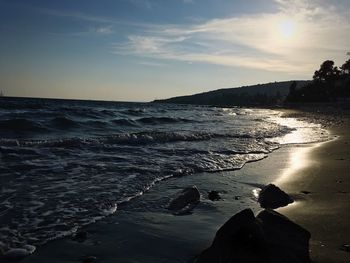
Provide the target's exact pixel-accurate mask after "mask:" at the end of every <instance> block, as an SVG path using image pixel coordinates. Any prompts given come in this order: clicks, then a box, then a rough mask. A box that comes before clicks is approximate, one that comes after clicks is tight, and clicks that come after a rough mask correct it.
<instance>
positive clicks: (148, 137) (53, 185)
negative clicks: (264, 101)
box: [0, 98, 327, 247]
mask: <svg viewBox="0 0 350 263" xmlns="http://www.w3.org/2000/svg"><path fill="white" fill-rule="evenodd" d="M287 134H288V135H287ZM286 135H287V136H286ZM326 137H327V133H326V132H325V131H324V130H322V129H321V128H320V127H319V126H318V125H315V124H309V123H306V122H301V121H297V120H295V119H285V118H281V117H280V113H279V112H277V111H272V110H261V109H242V108H214V107H195V106H181V105H157V104H142V103H117V102H89V101H62V100H42V99H13V98H12V99H11V98H1V99H0V182H1V186H0V242H3V243H5V244H6V245H7V246H9V247H21V246H23V245H24V244H31V245H39V244H43V243H45V242H47V241H48V240H51V239H54V238H57V237H60V236H64V235H67V234H69V233H71V232H73V231H75V230H76V229H77V227H79V226H82V225H85V224H89V223H91V222H94V221H95V220H98V219H101V218H103V217H105V216H106V215H108V214H110V213H113V212H115V211H116V209H117V205H118V204H120V203H122V202H128V201H129V200H130V199H132V198H134V197H136V196H139V195H141V194H142V193H143V192H144V191H147V189H149V188H150V187H152V186H153V185H154V184H155V183H157V182H160V181H162V180H164V179H166V178H169V177H172V176H191V174H194V173H200V172H216V171H222V170H234V169H240V168H241V167H242V166H243V165H244V164H245V163H246V162H250V161H256V160H259V159H262V158H264V157H266V155H267V154H268V153H269V152H271V151H272V150H274V149H276V148H278V147H279V144H280V143H305V142H312V141H319V140H323V139H325V138H326Z"/></svg>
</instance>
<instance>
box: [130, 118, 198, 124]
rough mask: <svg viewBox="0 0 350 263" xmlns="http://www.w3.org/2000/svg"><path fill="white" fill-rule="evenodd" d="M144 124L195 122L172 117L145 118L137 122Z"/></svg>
mask: <svg viewBox="0 0 350 263" xmlns="http://www.w3.org/2000/svg"><path fill="white" fill-rule="evenodd" d="M136 121H137V122H140V123H142V124H172V123H184V122H193V121H192V120H190V119H185V118H171V117H145V118H140V119H137V120H136Z"/></svg>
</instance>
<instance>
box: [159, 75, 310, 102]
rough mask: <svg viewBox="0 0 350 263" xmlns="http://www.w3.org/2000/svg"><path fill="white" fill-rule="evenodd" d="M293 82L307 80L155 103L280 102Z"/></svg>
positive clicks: (254, 86)
mask: <svg viewBox="0 0 350 263" xmlns="http://www.w3.org/2000/svg"><path fill="white" fill-rule="evenodd" d="M294 82H295V85H296V87H297V88H301V87H303V86H305V85H307V84H308V83H309V81H304V80H300V81H282V82H272V83H266V84H258V85H253V86H243V87H239V88H226V89H218V90H214V91H209V92H203V93H198V94H194V95H188V96H180V97H173V98H169V99H164V100H155V101H153V102H157V103H176V104H195V105H213V106H267V105H276V104H280V103H282V102H283V101H284V100H285V98H286V96H287V95H288V93H289V88H290V86H291V85H292V83H294Z"/></svg>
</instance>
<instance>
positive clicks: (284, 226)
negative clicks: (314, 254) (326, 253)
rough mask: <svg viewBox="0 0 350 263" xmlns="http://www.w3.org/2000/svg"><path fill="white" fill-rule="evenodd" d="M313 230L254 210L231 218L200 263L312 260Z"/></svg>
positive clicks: (202, 255)
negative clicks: (310, 240)
mask: <svg viewBox="0 0 350 263" xmlns="http://www.w3.org/2000/svg"><path fill="white" fill-rule="evenodd" d="M310 237H311V235H310V233H309V232H308V231H307V230H305V229H304V228H302V227H301V226H299V225H297V224H295V223H294V222H292V221H290V220H289V219H288V218H286V217H284V216H283V215H281V214H279V213H277V212H274V211H270V210H264V211H263V212H261V213H260V214H259V215H258V216H257V217H256V218H255V217H254V214H253V212H252V211H251V210H250V209H245V210H243V211H241V212H240V213H237V214H236V215H234V216H233V217H231V218H230V219H229V220H228V221H227V222H226V223H225V224H224V225H223V226H222V227H221V228H220V229H219V230H218V232H217V233H216V236H215V238H214V241H213V243H212V245H211V246H210V247H209V248H208V249H206V250H204V251H203V252H202V253H201V254H200V255H199V257H198V258H197V263H253V262H254V263H256V262H259V263H282V262H283V263H310V258H309V239H310Z"/></svg>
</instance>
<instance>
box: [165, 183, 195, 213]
mask: <svg viewBox="0 0 350 263" xmlns="http://www.w3.org/2000/svg"><path fill="white" fill-rule="evenodd" d="M199 200H200V193H199V191H198V189H197V187H196V186H191V187H187V188H185V189H183V190H182V191H180V192H179V193H177V194H176V195H175V197H174V198H173V199H172V200H171V201H170V203H169V205H168V207H167V208H168V209H169V210H172V211H174V212H176V213H185V212H188V211H189V210H190V209H192V208H193V207H194V206H196V205H197V204H198V202H199Z"/></svg>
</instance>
